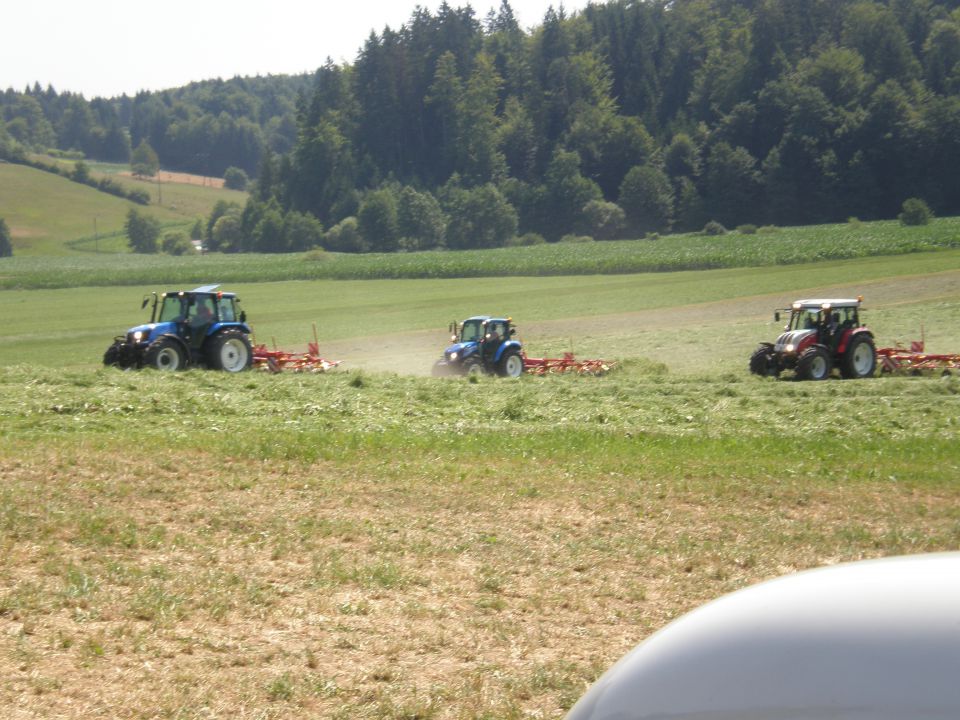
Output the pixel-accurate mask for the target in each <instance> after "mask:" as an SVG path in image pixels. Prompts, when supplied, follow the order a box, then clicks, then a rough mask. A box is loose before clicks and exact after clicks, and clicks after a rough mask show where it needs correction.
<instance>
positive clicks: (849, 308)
mask: <svg viewBox="0 0 960 720" xmlns="http://www.w3.org/2000/svg"><path fill="white" fill-rule="evenodd" d="M862 301H863V298H859V297H858V298H856V299H838V300H833V299H813V300H798V301H797V302H795V303H793V306H792V307H791V308H790V309H789V313H790V316H789V319H788V320H787V325H786V327H785V328H784V332H783V333H782V334H781V335H780V337H778V338H777V341H776V342H775V343H761V345H760V347H759V348H757V349H756V350H755V351H754V353H753V355H751V356H750V371H751V372H753V373H755V374H757V375H773V376H779V374H780V373H781V372H783V371H784V370H793V371H795V373H796V376H797V378H799V379H801V380H824V379H826V378H828V377H830V375H831V373H832V372H833V369H834V368H835V367H836V368H839V370H840V374H841V376H843V377H844V378H865V377H870V376H872V375H873V373H874V370H875V369H876V366H877V350H876V346H875V344H874V338H873V333H872V332H871V331H870V330H869V329H868V328H867V327H866V326H865V325H863V324H862V323H861V321H860V304H861V302H862ZM774 319H775V320H776V321H777V322H779V321H780V311H777V312H776V313H775V314H774Z"/></svg>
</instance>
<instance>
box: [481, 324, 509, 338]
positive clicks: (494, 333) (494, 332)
mask: <svg viewBox="0 0 960 720" xmlns="http://www.w3.org/2000/svg"><path fill="white" fill-rule="evenodd" d="M486 337H487V338H488V339H491V340H506V339H507V324H506V323H504V322H489V323H487V332H486Z"/></svg>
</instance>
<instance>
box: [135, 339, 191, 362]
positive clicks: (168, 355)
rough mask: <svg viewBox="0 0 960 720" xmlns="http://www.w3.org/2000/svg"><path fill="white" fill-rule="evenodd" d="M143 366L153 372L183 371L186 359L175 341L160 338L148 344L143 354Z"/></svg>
mask: <svg viewBox="0 0 960 720" xmlns="http://www.w3.org/2000/svg"><path fill="white" fill-rule="evenodd" d="M143 364H144V365H146V366H147V367H152V368H153V369H155V370H183V368H185V367H186V365H187V358H186V355H185V354H184V352H183V348H182V347H180V345H179V343H177V341H176V340H171V339H170V338H163V337H162V338H160V339H158V340H154V341H153V342H152V343H150V346H149V347H148V348H147V351H146V352H145V353H144V354H143Z"/></svg>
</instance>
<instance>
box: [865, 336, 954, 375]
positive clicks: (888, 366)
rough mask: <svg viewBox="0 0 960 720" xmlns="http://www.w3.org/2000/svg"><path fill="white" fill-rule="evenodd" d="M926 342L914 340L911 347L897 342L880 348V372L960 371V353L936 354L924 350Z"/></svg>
mask: <svg viewBox="0 0 960 720" xmlns="http://www.w3.org/2000/svg"><path fill="white" fill-rule="evenodd" d="M925 346H926V342H925V341H924V340H914V341H913V342H912V343H910V348H909V349H908V348H906V347H904V346H903V345H902V344H900V343H897V344H896V345H895V346H894V347H890V348H880V349H879V350H877V358H878V359H879V361H880V372H881V373H889V374H891V375H928V374H929V375H934V374H937V373H939V374H940V375H953V374H954V373H960V355H934V354H931V353H926V352H924V349H925Z"/></svg>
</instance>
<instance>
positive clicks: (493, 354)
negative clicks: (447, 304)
mask: <svg viewBox="0 0 960 720" xmlns="http://www.w3.org/2000/svg"><path fill="white" fill-rule="evenodd" d="M516 332H517V330H516V328H515V327H513V320H512V319H511V318H495V317H490V316H489V315H477V316H474V317H471V318H467V319H466V320H464V321H463V322H462V323H459V324H458V323H456V322H453V323H450V339H451V340H452V341H453V344H452V345H450V346H449V347H447V348H446V350H444V353H443V357H442V358H441V359H440V360H438V361H437V362H436V363H435V364H434V367H433V374H434V375H457V374H463V375H469V374H473V373H496V374H498V375H504V376H507V377H518V376H520V375H521V374H522V373H523V348H522V347H521V344H520V342H519V341H517V340H514V339H513V336H514V335H516Z"/></svg>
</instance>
